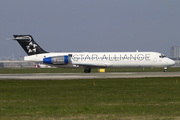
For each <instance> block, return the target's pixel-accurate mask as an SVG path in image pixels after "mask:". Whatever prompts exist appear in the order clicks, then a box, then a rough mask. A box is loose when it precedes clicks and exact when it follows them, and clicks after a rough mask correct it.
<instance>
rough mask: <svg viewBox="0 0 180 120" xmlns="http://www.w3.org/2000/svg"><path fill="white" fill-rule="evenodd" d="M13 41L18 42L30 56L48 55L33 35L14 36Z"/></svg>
mask: <svg viewBox="0 0 180 120" xmlns="http://www.w3.org/2000/svg"><path fill="white" fill-rule="evenodd" d="M13 40H17V41H18V43H19V44H20V45H21V47H22V48H23V49H24V51H25V52H26V53H27V54H28V55H34V54H41V53H48V52H46V51H45V50H43V49H42V48H41V47H40V46H39V45H38V44H37V43H36V42H35V41H34V39H33V37H32V36H31V35H14V39H13Z"/></svg>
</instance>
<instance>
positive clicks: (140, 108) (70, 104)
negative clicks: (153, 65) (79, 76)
mask: <svg viewBox="0 0 180 120" xmlns="http://www.w3.org/2000/svg"><path fill="white" fill-rule="evenodd" d="M176 79H177V83H176ZM94 83H95V85H94ZM94 83H93V80H1V81H0V119H5V120H9V119H17V120H19V119H20V120H24V119H35V120H36V119H40V120H44V119H47V120H51V119H52V120H55V119H62V120H64V119H65V120H69V119H75V120H76V119H77V120H79V119H83V120H87V119H92V120H94V119H102V120H104V119H106V120H111V119H112V120H115V119H126V120H131V119H135V120H136V119H143V120H144V119H146V120H147V119H149V120H151V119H156V120H160V119H165V120H171V119H172V120H174V119H180V78H173V77H172V78H138V79H137V78H131V79H128V78H127V79H123V78H119V79H94Z"/></svg>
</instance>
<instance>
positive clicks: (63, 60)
mask: <svg viewBox="0 0 180 120" xmlns="http://www.w3.org/2000/svg"><path fill="white" fill-rule="evenodd" d="M43 63H45V64H54V65H65V64H68V63H69V58H68V55H64V56H55V57H47V58H43Z"/></svg>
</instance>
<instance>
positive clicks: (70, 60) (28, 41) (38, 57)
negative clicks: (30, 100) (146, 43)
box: [13, 35, 175, 73]
mask: <svg viewBox="0 0 180 120" xmlns="http://www.w3.org/2000/svg"><path fill="white" fill-rule="evenodd" d="M13 36H14V39H13V40H16V41H17V42H18V43H19V44H20V45H21V47H22V48H23V49H24V51H25V52H26V53H27V55H28V56H25V57H24V60H25V61H31V62H37V63H41V64H45V65H48V66H52V67H61V68H84V72H85V73H90V72H91V69H93V68H121V67H122V68H125V67H131V68H133V67H135V68H139V67H142V68H145V67H164V72H166V71H167V67H170V66H173V65H174V64H175V62H174V61H173V60H171V59H170V58H168V57H166V56H165V55H164V54H161V53H158V52H138V51H136V52H69V53H68V52H67V53H63V52H54V53H52V52H47V51H45V50H44V49H42V48H41V47H40V46H39V45H38V44H37V43H36V42H35V41H34V39H33V37H32V36H31V35H13Z"/></svg>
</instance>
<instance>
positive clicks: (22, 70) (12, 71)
mask: <svg viewBox="0 0 180 120" xmlns="http://www.w3.org/2000/svg"><path fill="white" fill-rule="evenodd" d="M91 71H92V73H96V72H98V69H92V70H91ZM178 71H180V67H170V68H168V72H178ZM106 72H163V68H153V69H151V68H145V69H144V70H143V68H106ZM17 73H84V69H81V68H74V69H72V68H19V69H11V68H6V69H0V74H17Z"/></svg>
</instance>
